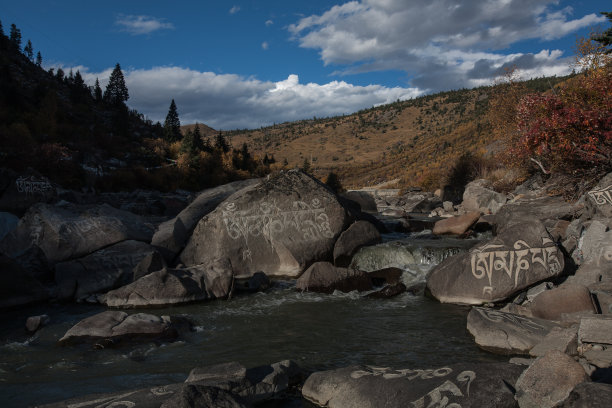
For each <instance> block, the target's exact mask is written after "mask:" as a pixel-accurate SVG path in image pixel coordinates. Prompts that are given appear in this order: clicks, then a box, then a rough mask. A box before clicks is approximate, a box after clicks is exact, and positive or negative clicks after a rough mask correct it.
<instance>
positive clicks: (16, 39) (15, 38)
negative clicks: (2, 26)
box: [9, 24, 21, 50]
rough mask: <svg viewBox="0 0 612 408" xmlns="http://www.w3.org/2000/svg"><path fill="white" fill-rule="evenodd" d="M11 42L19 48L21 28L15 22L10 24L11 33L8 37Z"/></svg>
mask: <svg viewBox="0 0 612 408" xmlns="http://www.w3.org/2000/svg"><path fill="white" fill-rule="evenodd" d="M9 39H10V41H11V44H13V46H14V47H15V48H17V49H18V50H20V49H21V30H20V29H18V28H17V26H16V25H15V24H11V34H10V37H9Z"/></svg>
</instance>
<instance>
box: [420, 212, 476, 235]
mask: <svg viewBox="0 0 612 408" xmlns="http://www.w3.org/2000/svg"><path fill="white" fill-rule="evenodd" d="M479 219H480V212H479V211H472V212H469V213H467V214H463V215H459V216H456V217H450V218H446V219H444V220H440V221H438V222H436V224H435V225H434V228H433V231H432V232H433V233H434V234H435V235H446V234H452V235H461V234H464V233H465V232H466V231H467V230H468V229H470V227H471V226H472V225H474V224H475V223H476V221H478V220H479Z"/></svg>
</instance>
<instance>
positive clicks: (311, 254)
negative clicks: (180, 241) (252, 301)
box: [180, 170, 351, 278]
mask: <svg viewBox="0 0 612 408" xmlns="http://www.w3.org/2000/svg"><path fill="white" fill-rule="evenodd" d="M350 221H351V220H350V217H349V215H348V213H347V211H346V210H345V208H344V207H343V206H342V205H341V203H340V202H339V201H338V198H337V197H336V196H335V195H334V194H333V193H332V192H331V191H330V190H329V189H328V188H327V187H326V186H325V185H323V184H322V183H321V182H319V181H318V180H316V179H314V178H313V177H311V176H309V175H307V174H305V173H303V172H302V171H299V170H291V171H286V172H279V173H276V174H274V175H271V176H269V177H267V178H266V179H265V180H264V181H262V182H261V183H260V184H257V185H255V186H252V187H248V188H246V189H243V190H240V191H239V192H237V193H236V194H234V195H232V196H231V197H229V198H228V199H227V200H225V201H224V202H223V203H222V204H220V205H219V206H218V207H217V208H216V209H215V210H214V211H212V212H211V213H210V214H208V215H207V216H205V217H204V218H202V219H201V220H200V222H199V223H198V225H197V226H196V228H195V230H194V232H193V234H192V236H191V238H190V239H189V242H188V243H187V246H186V247H185V250H184V251H183V252H182V253H181V255H180V260H181V262H182V263H183V264H185V265H187V266H191V265H198V264H203V263H209V262H211V261H213V260H215V259H228V260H229V261H230V262H231V264H232V269H233V270H234V272H235V274H236V275H239V276H242V275H248V274H253V273H255V272H258V271H265V272H266V274H268V276H271V277H293V278H295V277H297V276H299V275H300V274H301V273H302V272H303V271H304V270H305V269H306V267H307V266H308V265H311V264H312V263H313V262H316V261H323V260H331V258H332V253H333V248H334V243H335V242H336V239H337V238H338V236H339V235H340V233H341V232H342V231H343V230H344V229H345V228H346V226H348V224H349V222H350Z"/></svg>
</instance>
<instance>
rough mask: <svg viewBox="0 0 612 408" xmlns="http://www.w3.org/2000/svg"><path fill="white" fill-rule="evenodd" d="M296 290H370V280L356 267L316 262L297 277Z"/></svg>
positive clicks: (324, 291) (329, 291) (326, 291)
mask: <svg viewBox="0 0 612 408" xmlns="http://www.w3.org/2000/svg"><path fill="white" fill-rule="evenodd" d="M295 288H296V289H297V290H302V291H306V292H321V293H332V292H334V291H335V290H339V291H341V292H351V291H353V290H357V291H360V292H361V291H366V290H371V289H372V288H373V287H372V280H371V279H370V277H369V276H368V274H367V273H366V272H363V271H359V270H356V269H347V268H336V267H335V266H333V265H332V264H330V263H329V262H317V263H315V264H313V265H312V266H311V267H310V268H308V269H307V270H306V272H304V273H303V274H302V276H300V277H299V279H298V280H297V282H296V284H295Z"/></svg>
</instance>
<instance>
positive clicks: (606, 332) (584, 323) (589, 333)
mask: <svg viewBox="0 0 612 408" xmlns="http://www.w3.org/2000/svg"><path fill="white" fill-rule="evenodd" d="M578 340H579V341H580V343H597V344H608V345H612V318H610V317H609V316H601V315H598V316H593V317H583V318H582V319H580V327H579V329H578Z"/></svg>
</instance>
